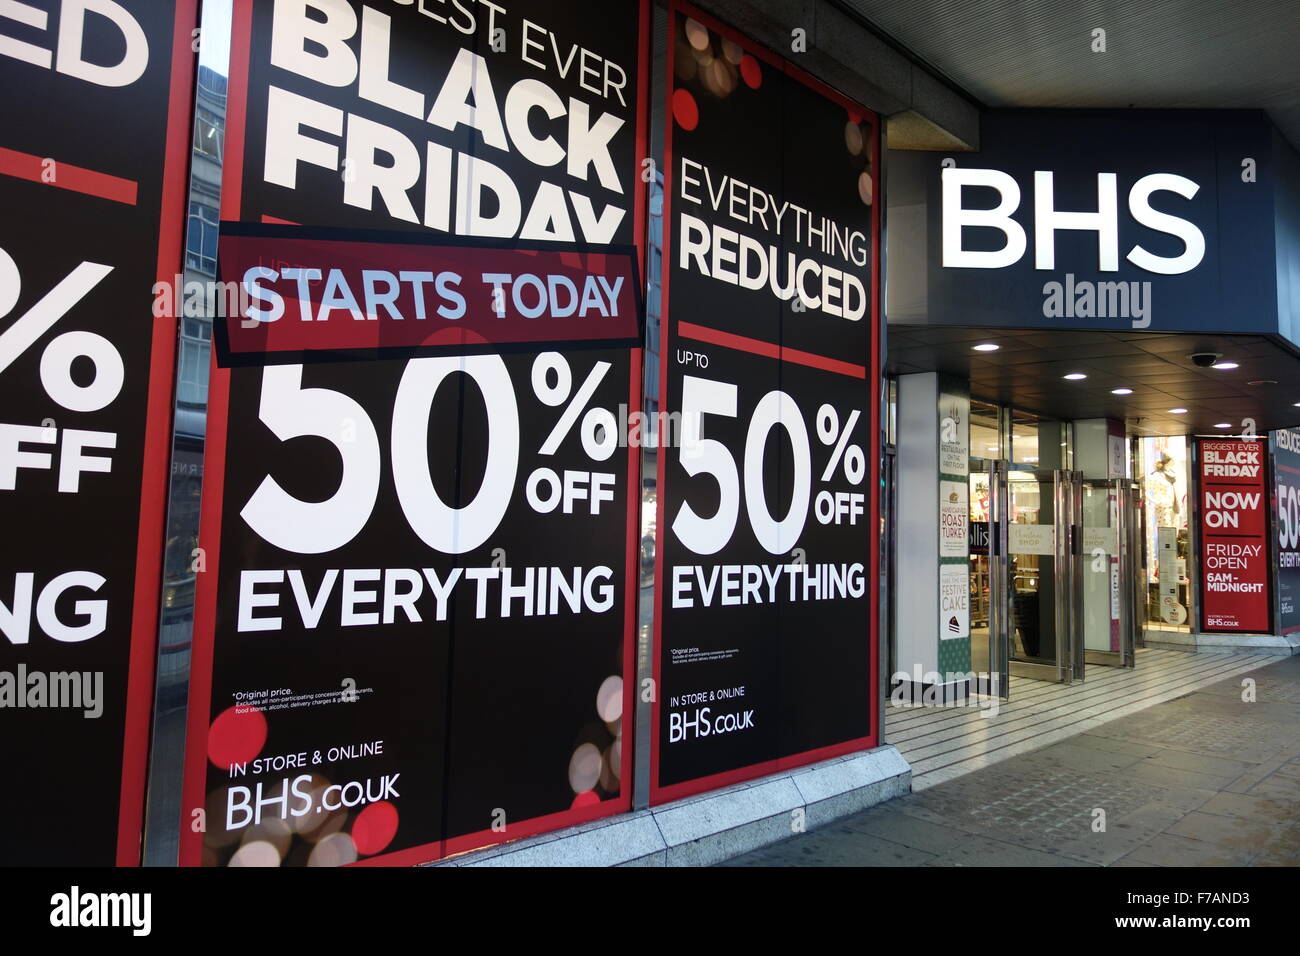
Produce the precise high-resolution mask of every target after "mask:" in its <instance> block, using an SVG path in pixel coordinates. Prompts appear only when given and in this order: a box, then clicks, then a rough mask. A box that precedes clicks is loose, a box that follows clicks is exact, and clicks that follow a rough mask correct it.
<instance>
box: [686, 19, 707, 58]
mask: <svg viewBox="0 0 1300 956" xmlns="http://www.w3.org/2000/svg"><path fill="white" fill-rule="evenodd" d="M686 41H687V42H688V43H690V45H691V46H693V47H694V48H695V49H697V50H707V49H708V47H709V31H708V28H706V27H705V26H704V24H702V23H700V21H698V20H692V19H691V18H690V17H687V18H686Z"/></svg>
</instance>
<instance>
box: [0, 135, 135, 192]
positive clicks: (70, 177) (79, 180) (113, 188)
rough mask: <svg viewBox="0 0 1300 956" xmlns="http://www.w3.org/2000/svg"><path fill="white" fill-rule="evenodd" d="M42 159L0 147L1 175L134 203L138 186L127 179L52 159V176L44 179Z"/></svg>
mask: <svg viewBox="0 0 1300 956" xmlns="http://www.w3.org/2000/svg"><path fill="white" fill-rule="evenodd" d="M45 161H46V157H42V156H32V155H30V154H28V153H20V152H18V151H17V150H15V149H5V148H4V147H3V146H0V174H2V175H5V176H13V177H15V178H17V179H27V180H30V181H31V182H34V183H45V185H47V186H57V187H58V188H59V189H68V190H71V191H72V192H76V193H85V194H86V195H87V196H98V197H99V198H100V199H111V200H112V201H113V202H120V203H125V204H126V205H128V206H134V205H135V201H136V190H137V189H138V186H137V184H136V183H135V182H133V181H132V180H130V179H122V178H121V177H118V176H110V175H108V173H97V172H95V171H94V170H93V169H84V168H82V167H81V166H73V165H72V164H71V163H64V162H60V161H58V160H53V162H54V166H53V167H51V168H52V170H53V173H54V178H53V179H49V180H47V179H46V178H45V166H44V163H45Z"/></svg>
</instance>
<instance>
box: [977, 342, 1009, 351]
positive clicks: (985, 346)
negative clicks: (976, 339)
mask: <svg viewBox="0 0 1300 956" xmlns="http://www.w3.org/2000/svg"><path fill="white" fill-rule="evenodd" d="M973 348H974V349H975V351H976V352H996V351H997V350H998V349H1000V348H1002V346H1000V345H994V344H993V343H992V342H981V343H980V344H979V345H976V346H973Z"/></svg>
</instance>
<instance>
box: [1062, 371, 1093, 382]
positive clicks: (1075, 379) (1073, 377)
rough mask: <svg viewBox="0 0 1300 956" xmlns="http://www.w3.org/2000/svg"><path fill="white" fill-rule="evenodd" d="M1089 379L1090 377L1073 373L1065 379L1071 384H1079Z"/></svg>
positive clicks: (1080, 373)
mask: <svg viewBox="0 0 1300 956" xmlns="http://www.w3.org/2000/svg"><path fill="white" fill-rule="evenodd" d="M1087 377H1088V376H1087V375H1084V374H1083V373H1082V372H1071V373H1070V374H1069V375H1066V376H1065V378H1067V379H1069V380H1070V381H1071V382H1079V381H1082V380H1083V379H1085V378H1087Z"/></svg>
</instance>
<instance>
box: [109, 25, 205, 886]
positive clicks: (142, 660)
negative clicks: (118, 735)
mask: <svg viewBox="0 0 1300 956" xmlns="http://www.w3.org/2000/svg"><path fill="white" fill-rule="evenodd" d="M197 25H198V0H177V3H176V9H175V20H174V21H173V29H172V49H171V72H170V79H169V81H168V98H167V131H166V134H165V138H164V146H163V171H162V194H161V202H160V203H159V211H158V258H157V268H156V273H155V274H156V278H157V281H158V282H164V283H172V282H174V281H175V277H176V274H177V273H178V272H179V271H180V265H181V255H182V244H183V242H184V236H185V222H186V217H185V208H186V200H187V195H188V189H189V158H190V130H191V120H190V115H191V111H192V110H193V107H194V76H195V59H196V58H195V55H194V51H193V49H192V48H191V45H190V44H191V41H192V36H193V34H192V31H193V30H194V29H195V27H196V26H197ZM151 315H152V311H151ZM178 321H179V319H178V318H177V317H176V316H164V317H162V318H156V319H154V320H153V330H152V336H151V340H150V359H149V390H148V394H147V396H146V399H145V427H144V457H143V460H142V463H143V468H142V471H141V482H140V518H139V525H138V528H137V534H136V545H135V595H134V599H133V604H132V611H131V649H130V656H129V658H128V663H127V690H126V719H125V724H124V729H123V741H122V778H121V786H120V789H119V796H118V817H117V855H116V863H117V865H118V866H139V865H140V862H141V851H142V844H141V840H142V838H143V833H144V804H145V789H146V780H145V777H146V773H147V771H148V766H149V736H150V723H151V719H152V717H153V703H154V671H155V667H156V664H157V656H158V619H159V615H160V612H161V606H162V600H161V594H162V560H163V558H162V552H163V538H164V535H165V533H166V532H165V522H166V510H167V509H166V506H167V491H168V485H169V477H170V476H169V469H168V467H167V466H168V464H169V463H170V461H171V452H172V448H171V438H172V436H171V424H172V396H173V388H174V385H175V375H176V336H177V323H178Z"/></svg>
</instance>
